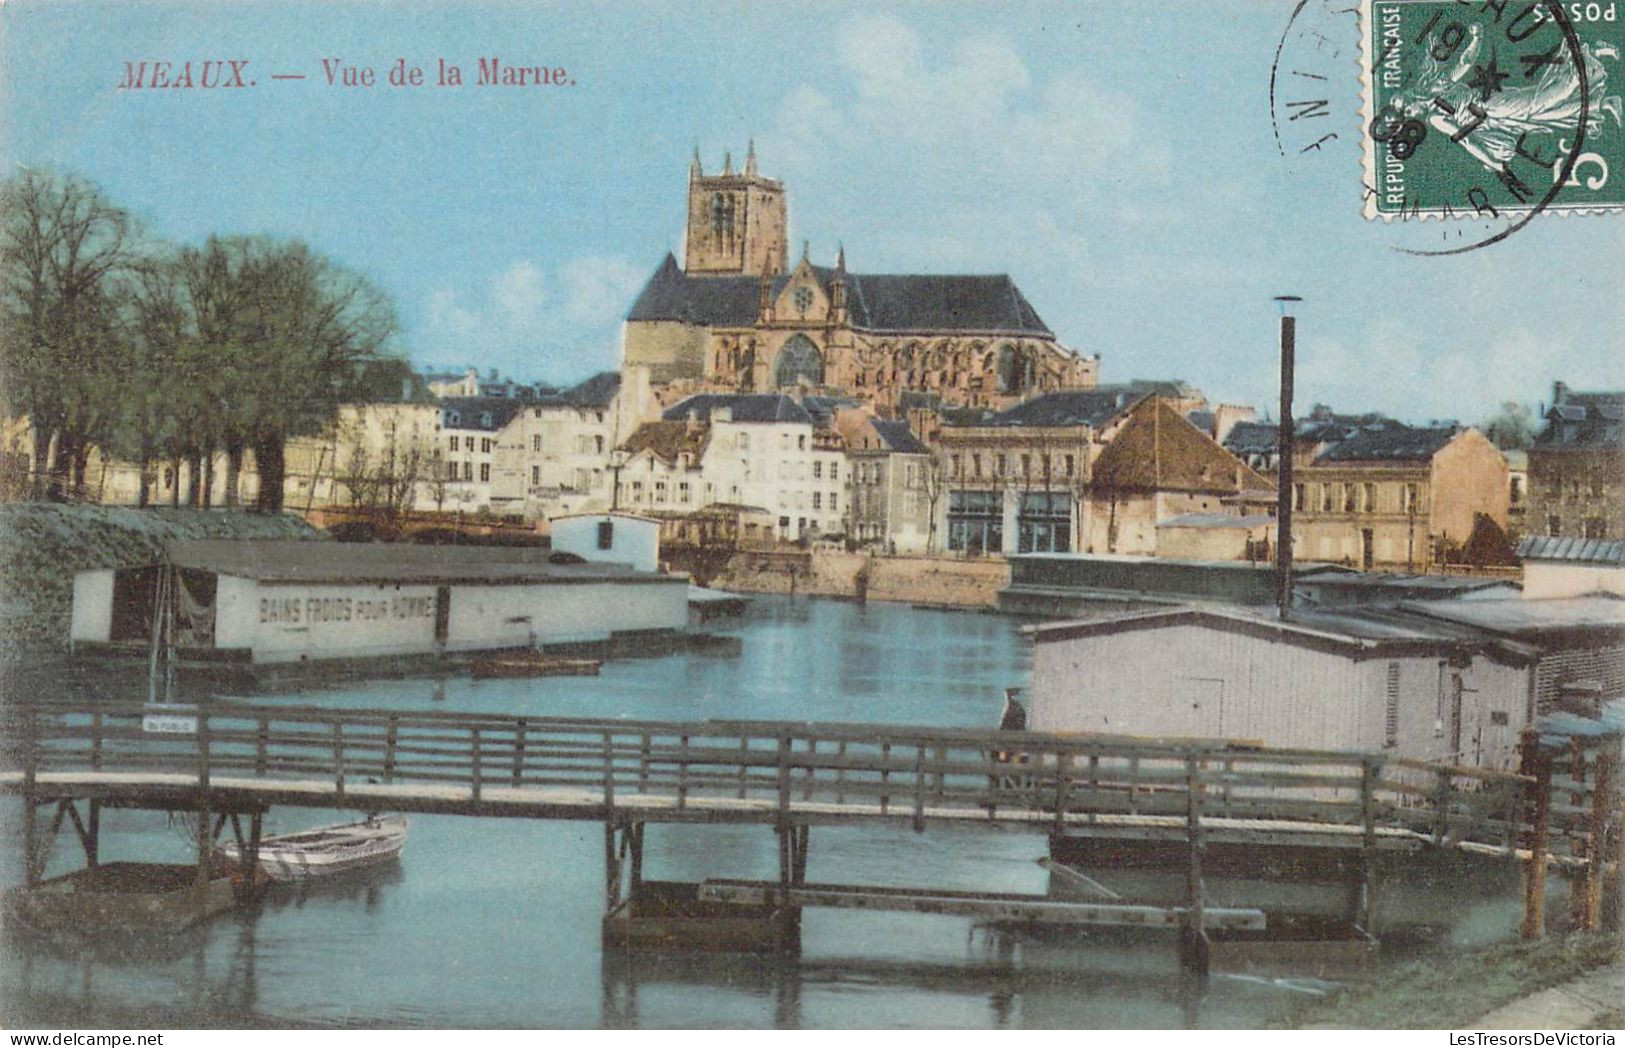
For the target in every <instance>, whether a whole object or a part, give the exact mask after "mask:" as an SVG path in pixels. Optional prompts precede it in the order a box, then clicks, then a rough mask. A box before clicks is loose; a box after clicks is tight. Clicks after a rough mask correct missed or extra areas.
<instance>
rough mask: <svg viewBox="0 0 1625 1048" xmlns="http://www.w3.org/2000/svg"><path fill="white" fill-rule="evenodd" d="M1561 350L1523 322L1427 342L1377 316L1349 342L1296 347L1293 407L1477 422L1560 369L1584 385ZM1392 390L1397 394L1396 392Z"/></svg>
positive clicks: (1523, 397) (1525, 397)
mask: <svg viewBox="0 0 1625 1048" xmlns="http://www.w3.org/2000/svg"><path fill="white" fill-rule="evenodd" d="M1565 356H1566V355H1565V354H1564V352H1563V347H1562V346H1561V345H1560V344H1558V341H1557V340H1555V339H1553V338H1551V337H1549V336H1543V335H1540V334H1538V333H1536V332H1534V331H1531V330H1529V329H1527V328H1509V329H1508V330H1506V331H1504V332H1501V333H1499V334H1498V335H1496V336H1494V337H1492V338H1490V339H1488V340H1486V341H1484V342H1482V343H1473V344H1465V343H1458V344H1454V345H1428V344H1425V343H1424V342H1423V341H1422V340H1421V339H1419V338H1418V337H1417V335H1416V334H1415V333H1413V332H1410V331H1408V330H1406V329H1405V327H1404V326H1403V325H1400V324H1397V323H1395V322H1393V321H1388V320H1384V321H1378V322H1376V323H1374V324H1372V325H1370V326H1369V327H1368V328H1367V330H1366V332H1365V338H1364V339H1363V340H1362V341H1361V342H1360V343H1359V344H1358V345H1357V346H1350V345H1349V344H1348V343H1346V342H1344V341H1343V340H1341V339H1337V338H1311V339H1309V340H1308V341H1307V343H1306V345H1304V346H1302V347H1301V348H1300V349H1299V353H1298V368H1297V376H1296V377H1297V382H1296V386H1297V396H1296V399H1295V406H1294V413H1295V414H1298V415H1300V416H1301V415H1306V414H1308V411H1309V407H1310V406H1311V405H1312V404H1315V403H1326V404H1330V405H1332V406H1333V407H1334V408H1335V409H1336V410H1338V411H1344V412H1357V411H1365V410H1380V411H1384V412H1386V413H1388V414H1394V415H1399V416H1401V417H1403V418H1404V419H1406V420H1407V421H1411V422H1427V421H1429V420H1431V419H1446V418H1449V419H1455V420H1456V421H1458V422H1461V423H1462V424H1463V425H1478V424H1480V423H1482V422H1483V421H1484V419H1486V418H1488V417H1489V416H1490V415H1491V414H1492V413H1493V412H1494V411H1495V410H1496V408H1498V407H1499V406H1500V405H1501V404H1503V403H1506V402H1507V401H1514V402H1517V403H1524V404H1530V405H1531V406H1533V402H1534V401H1535V400H1537V399H1539V398H1540V397H1541V396H1543V395H1549V394H1550V390H1551V381H1552V379H1553V378H1563V377H1564V375H1563V374H1562V373H1561V372H1563V371H1564V370H1565V369H1568V370H1570V371H1573V372H1576V373H1578V374H1577V379H1576V380H1575V384H1577V385H1581V386H1584V385H1587V384H1588V379H1587V375H1589V374H1590V372H1589V371H1588V370H1587V369H1586V368H1585V366H1584V365H1583V364H1581V363H1580V362H1579V361H1577V360H1575V359H1574V358H1573V357H1572V356H1568V358H1567V360H1566V362H1563V363H1559V362H1560V361H1564V358H1565ZM1543 369H1544V370H1553V371H1554V374H1552V375H1543V374H1542V373H1541V371H1542V370H1543ZM1599 377H1601V376H1599ZM1603 382H1604V384H1605V383H1606V379H1604V380H1603ZM1395 390H1404V391H1405V393H1404V394H1403V396H1402V397H1398V398H1396V396H1395V393H1394V391H1395Z"/></svg>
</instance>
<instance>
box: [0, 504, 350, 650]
mask: <svg viewBox="0 0 1625 1048" xmlns="http://www.w3.org/2000/svg"><path fill="white" fill-rule="evenodd" d="M323 537H324V536H323V534H322V533H321V532H320V531H317V530H316V529H315V528H313V527H311V526H310V525H309V524H306V523H305V522H304V521H303V520H300V519H299V518H298V517H296V516H294V515H292V514H281V515H273V514H264V513H247V512H243V511H240V510H197V509H133V508H130V507H124V506H75V505H59V504H56V503H45V502H27V503H18V504H15V505H0V659H14V658H17V657H19V656H20V655H23V654H33V653H42V654H49V653H52V652H60V651H64V650H66V649H67V646H68V624H69V621H70V618H71V616H72V613H73V575H74V573H75V572H78V571H86V570H89V569H91V568H113V567H124V566H128V565H135V564H150V563H152V562H154V561H156V560H157V559H158V558H159V557H160V556H161V555H162V554H163V550H164V546H165V544H166V543H169V542H171V541H174V540H176V539H320V538H323Z"/></svg>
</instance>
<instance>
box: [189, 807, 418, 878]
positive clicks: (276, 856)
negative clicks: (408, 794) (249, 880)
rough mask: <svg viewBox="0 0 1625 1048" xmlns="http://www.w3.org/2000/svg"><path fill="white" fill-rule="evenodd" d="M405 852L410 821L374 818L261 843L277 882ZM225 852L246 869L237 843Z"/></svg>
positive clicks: (263, 864) (263, 865)
mask: <svg viewBox="0 0 1625 1048" xmlns="http://www.w3.org/2000/svg"><path fill="white" fill-rule="evenodd" d="M404 847H406V816H404V815H369V816H367V817H366V818H365V819H362V820H361V821H360V822H347V823H340V824H338V825H334V826H321V827H318V828H316V829H314V830H304V831H301V832H299V833H287V834H281V835H278V836H274V837H266V838H265V839H264V840H262V841H260V854H259V867H260V871H261V872H262V873H264V874H265V875H266V876H267V877H269V878H271V880H273V881H302V880H306V879H308V878H311V877H328V876H331V875H333V874H335V873H343V872H345V871H347V870H354V869H358V868H360V867H363V866H374V865H377V864H379V863H384V862H388V861H390V860H391V859H393V858H395V857H396V856H398V855H400V853H401V849H402V848H404ZM220 850H221V852H222V853H223V854H224V855H225V856H226V858H228V859H230V860H231V861H232V862H235V863H237V864H238V865H241V864H242V850H241V848H240V847H239V846H238V844H237V842H236V841H228V842H226V843H224V844H222V845H221V846H220Z"/></svg>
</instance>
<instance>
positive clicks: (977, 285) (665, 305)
mask: <svg viewBox="0 0 1625 1048" xmlns="http://www.w3.org/2000/svg"><path fill="white" fill-rule="evenodd" d="M786 216H787V211H786V200H785V192H784V185H783V183H782V182H779V181H777V180H775V179H771V178H767V177H764V176H763V175H761V174H760V173H758V171H757V167H756V156H755V151H754V150H752V151H751V152H750V153H749V155H747V157H746V159H745V165H744V168H743V169H742V170H740V171H737V172H736V171H735V170H734V169H733V164H732V162H731V160H730V161H728V162H725V163H724V165H723V170H722V172H721V173H719V174H711V175H707V174H705V172H704V171H703V169H702V167H701V164H700V159H699V157H698V155H696V156H695V158H694V162H693V164H692V165H691V166H690V168H689V179H688V228H687V235H686V238H685V249H684V263H683V265H681V266H679V265H678V263H677V260H676V259H675V258H673V257H672V256H671V255H669V254H668V255H667V256H666V258H665V260H664V261H663V262H662V263H661V264H660V267H659V268H658V269H656V271H655V273H654V275H653V276H652V277H651V278H650V279H649V282H648V283H647V284H646V285H645V286H644V288H643V291H642V292H641V293H640V294H639V296H638V298H637V300H636V302H634V303H633V306H632V309H631V311H630V313H628V315H627V318H626V328H625V357H624V359H625V363H626V364H627V365H628V366H641V367H646V368H648V369H649V372H650V377H651V379H652V380H653V381H654V382H655V383H657V384H666V385H671V386H675V387H678V388H682V389H689V390H722V391H738V392H770V391H785V390H794V389H803V390H809V391H820V392H835V393H842V394H848V395H852V396H855V397H859V398H861V399H863V400H865V401H867V402H869V403H871V404H873V405H874V406H875V407H877V408H879V409H881V410H884V411H887V412H888V413H892V412H895V411H896V410H897V406H898V402H899V400H900V398H901V395H902V394H903V393H904V392H907V391H920V392H925V393H930V394H935V395H936V396H937V397H938V398H939V399H940V402H941V403H944V404H957V405H966V406H986V407H994V408H1000V407H1005V406H1008V405H1010V404H1013V403H1016V402H1018V401H1020V400H1022V399H1024V398H1025V397H1028V396H1031V395H1033V394H1035V393H1040V392H1048V391H1053V390H1062V389H1089V388H1092V387H1094V385H1095V384H1096V381H1097V376H1098V374H1099V367H1100V358H1099V356H1098V355H1096V356H1090V357H1085V356H1082V355H1080V354H1079V353H1077V352H1075V351H1073V350H1071V349H1068V348H1067V347H1065V346H1063V345H1062V344H1061V343H1060V341H1059V340H1058V339H1056V337H1055V334H1054V333H1053V332H1052V331H1050V329H1049V328H1048V327H1047V326H1046V325H1045V324H1044V321H1043V320H1042V319H1041V318H1040V317H1039V315H1038V313H1037V311H1036V310H1035V309H1034V308H1033V307H1032V305H1031V303H1029V302H1028V301H1027V298H1026V296H1025V295H1023V294H1022V293H1021V289H1020V288H1018V287H1017V286H1016V284H1015V282H1014V281H1013V280H1011V279H1010V277H1009V276H1007V275H1004V274H996V275H968V276H967V275H926V274H860V273H853V272H850V271H849V270H848V269H847V266H846V253H845V251H844V250H842V251H840V252H839V253H838V254H837V256H836V259H835V265H834V266H828V267H826V266H816V265H813V264H812V262H811V261H810V260H809V259H808V257H807V253H806V250H805V248H804V249H803V252H802V257H801V259H800V261H799V262H797V263H796V264H795V265H794V266H791V265H790V264H789V255H788V251H787V245H786V230H787V228H788V225H787V221H786Z"/></svg>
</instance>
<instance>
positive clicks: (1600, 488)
mask: <svg viewBox="0 0 1625 1048" xmlns="http://www.w3.org/2000/svg"><path fill="white" fill-rule="evenodd" d="M1606 488H1607V484H1606V482H1605V481H1604V479H1603V478H1602V476H1601V475H1593V476H1591V477H1589V478H1587V479H1586V480H1585V481H1584V487H1583V489H1582V485H1581V480H1580V478H1579V477H1569V478H1567V479H1566V480H1565V479H1564V478H1563V477H1561V476H1556V477H1552V478H1551V479H1550V480H1548V481H1547V483H1546V492H1547V494H1548V495H1549V496H1550V497H1551V498H1554V499H1558V498H1563V497H1564V494H1565V492H1566V493H1567V496H1568V497H1569V498H1571V499H1577V498H1580V497H1581V494H1580V493H1581V491H1582V490H1584V492H1585V493H1586V494H1587V495H1589V496H1590V497H1592V498H1594V499H1600V498H1602V496H1603V492H1604V491H1605V490H1606Z"/></svg>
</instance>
